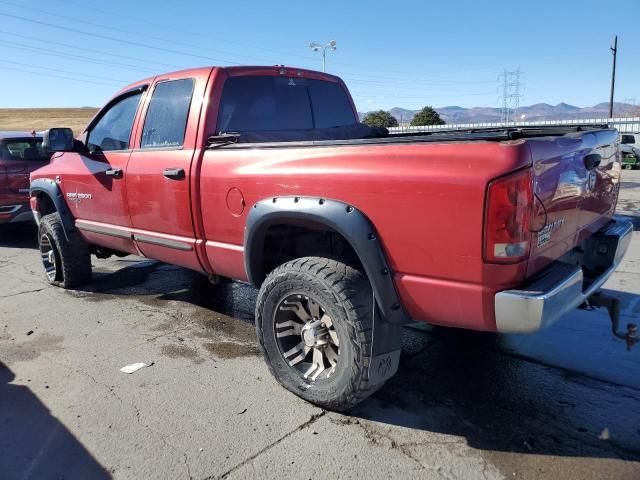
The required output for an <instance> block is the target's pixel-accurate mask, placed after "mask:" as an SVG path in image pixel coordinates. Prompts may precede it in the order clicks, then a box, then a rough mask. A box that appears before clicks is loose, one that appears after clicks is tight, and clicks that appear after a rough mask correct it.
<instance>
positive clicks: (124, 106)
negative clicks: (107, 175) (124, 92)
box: [87, 92, 142, 152]
mask: <svg viewBox="0 0 640 480" xmlns="http://www.w3.org/2000/svg"><path fill="white" fill-rule="evenodd" d="M141 97H142V93H141V92H140V93H135V94H133V95H129V96H127V97H124V98H123V99H122V100H119V101H118V102H117V103H115V104H113V105H112V106H111V107H109V109H108V110H107V111H106V112H105V113H104V114H103V115H102V116H101V117H100V119H99V120H98V122H97V123H96V124H95V125H94V126H93V127H92V128H91V130H90V131H89V137H88V138H87V147H88V148H89V150H90V151H92V152H95V151H104V152H107V151H113V150H126V149H128V148H129V139H130V138H131V129H132V128H133V121H134V119H135V117H136V110H137V109H138V104H139V103H140V98H141Z"/></svg>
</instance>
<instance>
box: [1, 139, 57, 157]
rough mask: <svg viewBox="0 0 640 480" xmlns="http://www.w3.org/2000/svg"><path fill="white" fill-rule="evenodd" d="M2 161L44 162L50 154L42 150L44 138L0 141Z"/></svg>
mask: <svg viewBox="0 0 640 480" xmlns="http://www.w3.org/2000/svg"><path fill="white" fill-rule="evenodd" d="M0 160H24V161H26V162H30V161H33V162H42V161H47V160H49V154H47V153H44V152H43V150H42V138H11V139H6V140H2V141H0Z"/></svg>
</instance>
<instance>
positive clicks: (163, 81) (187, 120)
mask: <svg viewBox="0 0 640 480" xmlns="http://www.w3.org/2000/svg"><path fill="white" fill-rule="evenodd" d="M45 146H46V147H48V148H50V149H51V150H54V151H58V152H60V153H57V154H54V155H53V157H52V161H51V164H50V165H48V166H46V167H44V168H41V169H39V170H37V171H36V172H34V173H33V174H32V182H31V208H32V209H33V211H34V214H35V217H36V219H37V221H38V223H39V225H40V227H39V242H40V250H41V254H42V258H43V263H44V268H45V271H46V274H47V277H48V279H49V281H50V282H51V283H53V284H55V285H59V286H61V287H64V288H73V287H74V286H76V285H79V284H82V283H86V282H89V281H90V280H91V262H90V255H91V254H95V255H97V256H98V257H106V256H108V255H111V254H118V255H122V254H128V253H131V254H137V255H144V256H146V257H149V258H154V259H157V260H161V261H164V262H168V263H172V264H176V265H182V266H184V267H187V268H190V269H193V270H196V271H199V272H202V273H203V274H206V275H209V276H210V278H211V279H212V281H216V280H217V279H218V278H219V277H229V278H232V279H236V280H241V281H245V282H250V283H251V284H253V285H255V286H256V287H257V288H259V289H260V292H259V296H258V302H257V306H256V329H257V334H258V338H259V341H260V344H261V346H262V349H263V351H264V354H265V359H266V361H267V363H268V365H269V367H270V369H271V371H272V373H273V374H274V376H275V377H276V378H277V379H278V381H279V382H280V383H281V384H282V385H284V386H285V387H286V388H288V389H290V390H291V391H293V392H294V393H296V394H297V395H299V396H301V397H303V398H305V399H307V400H309V401H312V402H314V403H316V404H319V405H322V406H324V407H326V408H331V409H345V408H348V407H350V406H352V405H354V404H355V403H357V402H358V401H360V400H362V399H363V398H365V397H367V396H368V395H370V394H371V393H372V392H373V391H375V390H376V389H377V388H379V387H380V386H381V385H382V384H383V383H384V381H385V380H386V379H387V378H389V377H390V376H391V375H393V374H394V373H395V371H396V369H397V368H398V362H399V356H400V344H401V342H400V332H401V326H402V325H404V324H406V323H407V322H410V321H422V322H429V323H433V324H439V325H447V326H452V327H459V328H467V329H474V330H485V331H498V332H532V331H535V330H537V329H540V328H543V327H545V326H547V325H549V324H551V323H553V322H555V321H557V320H558V319H559V318H560V317H561V316H562V315H563V314H564V313H565V312H567V311H569V310H570V309H573V308H576V307H577V306H579V305H581V304H583V303H584V302H587V301H590V302H591V304H595V305H599V304H605V303H606V302H608V301H609V300H608V299H603V298H602V297H595V296H594V295H593V294H594V293H595V292H596V291H597V290H598V289H599V287H600V286H601V285H602V284H603V283H604V281H605V280H606V279H607V278H608V277H609V275H610V274H611V272H612V271H613V270H614V269H615V268H616V266H617V265H618V264H619V262H620V260H621V259H622V256H623V255H624V254H625V252H626V250H627V247H628V245H629V242H630V239H631V233H632V224H631V223H630V222H628V221H626V220H623V219H614V218H613V213H614V210H615V207H616V201H617V198H618V188H619V185H620V184H619V178H620V152H619V145H618V136H617V133H616V131H615V130H612V129H609V128H607V126H606V125H605V126H600V127H564V128H558V127H554V128H497V129H493V130H491V129H489V130H480V131H478V130H474V131H470V130H469V131H465V130H461V131H451V132H441V133H437V132H436V133H418V134H411V135H403V134H399V135H390V134H388V132H387V131H386V130H384V129H373V128H369V127H366V126H364V125H361V124H358V116H357V112H356V109H355V106H354V104H353V101H352V99H351V96H350V95H349V92H348V90H347V88H346V86H345V85H344V83H343V82H342V81H341V80H340V79H339V78H337V77H334V76H331V75H327V74H323V73H319V72H314V71H308V70H302V69H297V68H288V67H282V66H277V67H232V68H223V67H207V68H200V69H193V70H185V71H181V72H174V73H169V74H166V75H159V76H157V77H153V78H148V79H146V80H143V81H140V82H138V83H135V84H133V85H131V86H129V87H127V88H125V89H123V90H122V91H120V92H119V93H118V94H117V95H116V96H115V97H114V98H113V99H112V100H110V101H109V102H108V103H107V105H106V106H105V107H104V108H103V109H102V110H101V111H100V112H99V113H98V114H97V115H96V117H95V118H94V119H93V120H91V122H90V123H89V125H88V126H87V128H86V129H85V130H84V132H83V133H82V134H81V135H80V136H79V137H78V138H77V139H73V137H72V133H71V131H70V130H68V129H63V128H59V129H51V130H49V131H47V132H46V133H45ZM605 300H606V301H605ZM612 311H615V309H612ZM614 317H615V315H614ZM614 321H615V322H617V317H616V318H614ZM616 327H617V325H616ZM619 335H620V336H622V337H623V338H626V339H627V340H628V341H629V342H634V341H635V336H634V335H633V332H627V333H619ZM426 381H428V380H426Z"/></svg>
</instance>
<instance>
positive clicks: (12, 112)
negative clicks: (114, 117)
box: [0, 107, 98, 134]
mask: <svg viewBox="0 0 640 480" xmlns="http://www.w3.org/2000/svg"><path fill="white" fill-rule="evenodd" d="M97 111H98V109H97V108H92V107H85V108H0V131H1V130H25V131H31V130H36V131H39V130H46V129H47V128H51V127H69V128H71V129H72V130H73V132H74V133H75V134H78V133H79V132H80V131H82V129H83V128H84V127H85V126H86V125H87V123H88V122H89V120H91V118H92V117H93V116H94V115H95V113H96V112H97Z"/></svg>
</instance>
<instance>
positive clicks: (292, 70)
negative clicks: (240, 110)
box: [115, 65, 341, 97]
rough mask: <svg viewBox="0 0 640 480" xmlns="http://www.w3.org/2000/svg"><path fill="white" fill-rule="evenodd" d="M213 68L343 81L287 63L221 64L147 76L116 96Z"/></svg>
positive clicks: (233, 73) (206, 71) (231, 73)
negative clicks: (220, 65)
mask: <svg viewBox="0 0 640 480" xmlns="http://www.w3.org/2000/svg"><path fill="white" fill-rule="evenodd" d="M213 69H219V70H224V71H225V72H226V73H227V74H228V75H229V76H242V75H260V74H262V75H264V74H280V75H295V76H302V77H305V76H308V77H312V78H316V79H320V80H328V81H333V82H335V81H341V80H340V78H339V77H336V76H335V75H330V74H328V73H324V72H319V71H316V70H308V69H306V68H297V67H289V66H286V65H256V66H251V65H247V66H238V67H219V66H213V65H212V66H208V67H198V68H188V69H185V70H177V71H175V72H164V73H160V74H158V75H155V76H153V77H147V78H144V79H142V80H140V81H137V82H135V83H132V84H130V85H127V86H126V87H124V88H122V89H121V90H120V91H119V92H118V93H117V94H116V95H115V97H117V96H119V95H121V94H123V93H125V92H128V91H129V90H133V89H135V88H138V87H143V86H145V85H149V84H151V83H152V82H153V81H154V80H155V78H156V77H159V76H162V77H167V76H171V75H181V76H182V75H185V74H190V75H193V76H201V75H208V74H209V73H210V72H211V71H212V70H213Z"/></svg>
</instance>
